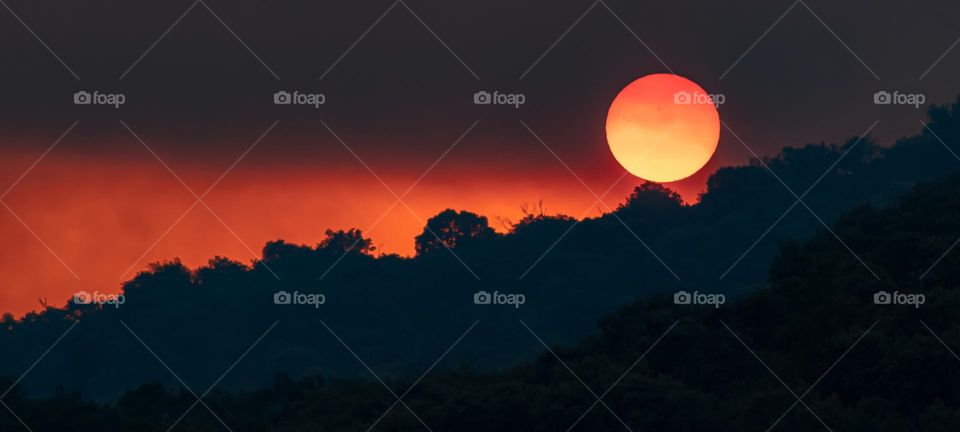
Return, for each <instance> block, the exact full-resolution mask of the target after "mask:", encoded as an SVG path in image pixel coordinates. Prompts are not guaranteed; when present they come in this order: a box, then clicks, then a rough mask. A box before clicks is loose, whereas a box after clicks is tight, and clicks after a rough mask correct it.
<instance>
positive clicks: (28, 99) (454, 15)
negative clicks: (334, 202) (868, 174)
mask: <svg viewBox="0 0 960 432" xmlns="http://www.w3.org/2000/svg"><path fill="white" fill-rule="evenodd" d="M6 3H7V5H9V7H10V9H12V10H13V12H15V13H16V15H17V16H19V18H20V19H22V20H23V22H24V23H26V25H27V26H28V27H29V29H30V30H28V29H27V28H25V27H24V26H23V25H21V23H20V22H19V21H18V19H17V18H15V17H14V16H13V14H11V13H10V12H9V11H0V12H2V13H0V23H2V26H0V50H2V52H4V53H5V54H6V56H5V59H6V61H5V62H4V63H5V65H4V68H3V71H2V74H3V78H4V79H3V80H2V84H0V85H2V86H3V95H4V96H3V98H2V101H0V110H2V111H0V114H2V122H3V126H2V127H3V129H4V131H5V133H12V132H14V131H18V132H32V131H34V130H35V129H37V128H39V129H48V130H49V129H50V128H52V129H53V130H60V129H61V128H62V126H63V125H64V123H65V122H66V123H69V122H70V121H73V120H76V119H80V120H81V121H82V122H83V124H84V126H85V127H86V128H93V129H94V130H102V131H103V133H106V134H109V133H113V132H123V131H122V130H120V131H118V130H117V127H116V124H117V120H119V119H123V120H125V121H127V122H129V123H130V124H131V125H136V126H137V127H138V128H142V129H144V130H152V131H155V132H157V133H163V134H171V135H172V136H175V135H177V134H182V137H183V138H184V139H183V140H182V141H181V142H182V145H183V146H185V147H187V148H189V149H194V150H196V149H197V147H198V146H197V144H196V143H195V142H191V141H193V139H203V140H204V144H203V145H202V146H201V147H203V148H205V149H216V148H219V147H218V146H219V145H223V144H224V143H226V142H228V141H230V140H231V139H233V136H235V137H237V138H243V139H247V138H249V137H250V136H251V135H253V136H256V134H257V132H256V131H257V130H259V129H262V128H263V127H264V126H265V125H269V123H271V122H272V121H273V120H276V119H280V120H283V121H284V123H290V127H291V128H293V129H295V130H299V129H298V128H299V127H302V130H303V131H305V132H304V133H307V134H309V133H312V132H314V131H316V130H317V123H316V120H317V119H324V120H326V121H328V122H329V123H330V124H331V125H337V126H338V127H339V128H342V129H344V130H353V131H356V132H357V133H360V134H364V135H367V134H369V135H371V136H373V137H376V138H377V139H376V140H375V141H376V143H371V144H369V145H372V146H375V147H377V148H381V147H382V148H384V149H388V150H389V151H391V152H392V151H394V149H395V148H397V147H401V148H402V150H403V151H404V152H406V151H412V152H417V151H418V150H419V149H421V148H423V149H424V150H423V151H425V152H427V153H429V154H435V153H436V148H434V145H433V143H432V142H433V141H441V143H438V144H436V145H438V146H440V148H441V149H442V148H443V146H445V145H447V144H446V143H447V142H449V141H450V139H451V136H453V137H455V136H457V135H458V134H459V132H462V130H463V129H464V128H465V126H466V125H469V124H470V123H471V122H472V121H473V120H476V119H481V120H482V123H483V126H482V128H481V129H479V130H478V132H480V131H482V130H484V129H485V130H487V131H488V132H490V133H493V134H496V135H502V136H503V139H502V140H499V144H498V145H501V146H503V147H504V148H505V149H510V150H511V151H516V147H517V144H516V142H515V140H516V139H515V138H516V137H514V136H513V135H514V134H513V132H516V130H515V129H517V128H516V125H517V121H518V120H520V119H523V120H524V121H526V122H528V123H529V124H530V125H531V127H533V128H534V129H538V130H539V129H542V130H543V135H545V136H544V139H545V140H547V141H548V142H550V143H551V144H552V145H555V146H557V147H559V148H567V147H570V148H577V147H578V146H581V145H582V142H584V141H590V140H594V139H596V137H597V134H598V132H601V131H602V123H603V116H604V115H605V109H606V107H607V106H608V105H609V102H610V100H611V99H612V97H613V96H614V95H615V94H616V92H617V91H618V90H619V89H620V88H622V87H623V85H625V84H626V83H628V82H630V81H631V80H633V79H635V78H637V77H639V76H642V75H645V74H648V73H655V72H666V71H668V70H672V71H674V72H676V73H678V74H680V75H683V76H686V77H688V78H690V79H693V80H694V81H696V82H698V83H699V84H700V85H701V86H703V87H704V88H706V89H707V90H708V91H710V92H715V93H722V94H724V95H725V96H726V101H727V103H726V105H724V106H723V107H722V109H721V118H722V119H724V121H725V122H727V123H728V124H729V125H730V126H731V127H732V128H734V130H736V131H738V133H739V135H740V136H741V137H743V138H744V139H746V140H747V141H748V142H750V143H751V144H753V145H755V146H756V147H757V148H762V149H763V152H764V153H769V152H771V151H773V150H774V149H776V148H777V147H779V146H782V145H796V144H800V143H803V142H807V141H820V140H840V139H842V138H845V137H847V136H849V135H853V134H857V133H859V132H861V131H862V130H864V129H865V128H866V127H867V126H868V125H870V124H871V123H872V122H873V120H880V124H879V125H878V126H877V128H876V131H875V133H876V135H877V136H879V137H881V138H883V139H893V138H896V137H898V136H901V135H904V134H907V133H911V132H913V131H915V130H916V129H917V128H918V126H919V125H918V121H919V120H920V119H921V118H922V112H921V111H922V110H916V109H913V108H909V109H908V108H903V107H890V106H874V105H873V104H872V95H873V93H874V92H876V91H877V90H882V89H886V90H889V91H893V90H899V91H901V92H908V93H912V92H922V93H925V94H926V95H927V96H928V97H927V100H928V101H930V102H936V103H944V102H948V101H950V100H952V98H953V97H954V96H955V95H956V94H957V93H958V88H960V86H958V85H957V78H956V77H957V76H960V75H958V73H957V72H958V69H960V50H957V51H956V52H951V53H947V55H946V56H945V57H944V58H943V59H942V61H940V62H939V64H938V65H937V66H936V67H934V68H933V69H932V70H931V71H930V72H929V73H927V74H926V75H925V76H924V78H923V79H922V80H921V79H920V77H921V75H924V73H925V72H926V71H927V69H928V68H929V67H930V66H931V65H932V64H933V63H934V62H936V61H937V59H938V58H940V56H941V55H943V54H944V53H945V52H946V51H947V50H948V49H949V48H950V47H951V46H952V45H953V44H954V42H955V41H956V40H957V39H958V38H960V30H957V29H956V27H955V25H954V24H955V18H956V17H957V16H958V15H960V5H958V4H957V3H956V2H949V1H940V2H936V1H927V2H910V3H907V2H876V1H844V2H834V1H817V0H809V1H804V2H796V3H795V2H793V1H792V0H788V1H756V2H733V3H729V2H713V1H702V2H701V1H680V2H639V1H634V2H627V1H618V0H609V1H605V2H603V3H596V2H593V1H592V0H588V1H575V2H573V1H572V2H562V3H560V2H546V1H526V2H517V1H500V0H497V1H485V2H469V3H467V2H424V1H418V0H409V1H405V2H404V3H393V2H392V0H388V1H364V2H267V1H223V0H206V1H205V2H204V3H193V1H192V0H188V1H169V2H129V1H102V0H99V1H98V0H94V1H85V2H73V1H46V2H33V1H24V0H7V1H6ZM391 5H392V6H393V8H392V10H391V11H390V12H389V13H388V14H386V15H385V16H384V15H383V14H384V12H385V11H386V10H387V9H388V8H389V7H391ZM191 6H193V9H192V10H191V11H190V12H189V13H188V14H186V15H185V16H184V15H183V14H184V12H185V11H186V10H187V9H188V8H190V7H191ZM207 6H209V8H210V9H211V10H212V11H213V12H215V13H216V16H214V14H212V13H211V12H210V11H208V10H207V8H206V7H207ZM407 6H409V8H410V9H412V10H413V11H414V12H415V13H416V17H415V16H414V14H412V13H411V12H410V11H408V10H407ZM608 7H609V9H610V10H612V11H613V12H614V13H615V14H616V16H615V15H614V13H611V12H610V10H608ZM791 8H792V9H791ZM588 9H590V12H589V13H587V14H586V15H584V12H586V11H587V10H588ZM788 9H790V12H789V13H787V14H786V15H784V13H785V12H786V11H787V10H788ZM811 10H812V12H811ZM814 13H815V14H814ZM181 16H183V18H182V20H181V21H180V22H179V23H177V24H176V25H175V26H173V27H172V28H171V25H173V23H174V22H176V21H177V20H178V19H179V18H180V17H181ZM381 17H382V20H381V21H380V22H379V23H378V24H377V25H376V26H374V27H373V28H372V29H371V28H370V27H371V25H372V24H373V23H374V22H375V21H377V20H378V19H379V18H381ZM581 17H582V19H581ZM220 20H222V21H223V23H221V22H220ZM419 20H422V21H423V23H421V22H420V21H419ZM578 20H579V22H577V21H578ZM621 20H622V22H621ZM821 20H822V22H821ZM778 21H779V22H778ZM575 22H577V24H576V25H574V23H575ZM775 22H778V23H777V24H776V25H775V26H774V23H775ZM224 24H226V25H224ZM571 26H572V28H571ZM771 26H773V27H772V28H771ZM227 27H229V29H228V28H227ZM628 27H629V28H628ZM368 29H369V33H367V34H366V36H365V37H363V39H362V40H360V41H359V42H357V39H358V38H360V36H361V35H363V34H364V33H365V32H366V31H367V30H368ZM168 30H169V32H168V33H166V35H165V36H164V37H163V38H162V39H161V40H160V41H159V42H157V40H158V38H160V37H161V35H164V33H165V32H167V31H168ZM31 31H32V32H35V34H36V35H37V36H38V37H39V38H40V39H42V40H43V42H44V43H45V44H47V45H48V46H49V47H50V49H51V50H52V51H53V52H54V53H56V56H57V57H59V58H60V59H62V61H63V63H65V64H66V65H67V67H65V66H64V65H62V64H60V62H59V61H58V59H57V58H56V57H55V56H54V55H52V54H51V53H50V52H48V51H47V49H46V48H45V47H44V46H43V45H42V44H41V43H40V42H39V41H38V40H37V39H36V38H35V37H34V35H33V34H31ZM232 32H233V33H235V34H236V36H237V37H239V39H242V41H243V43H241V42H240V41H238V39H237V38H236V37H235V36H234V35H233V34H231V33H232ZM431 32H432V33H435V35H436V36H437V37H434V35H433V34H431ZM631 33H633V34H635V35H636V36H637V37H639V38H640V39H642V40H643V42H640V41H638V40H637V39H636V38H635V37H634V35H633V34H631ZM561 36H563V37H562V38H561ZM761 36H763V37H762V38H761ZM438 38H439V40H438ZM758 39H759V42H758ZM441 41H442V42H441ZM155 42H156V45H155V46H154V47H153V49H152V50H150V52H149V53H148V54H146V55H145V56H144V57H143V59H142V60H141V61H140V62H139V63H137V65H136V66H135V67H133V68H132V69H130V70H129V72H127V70H128V68H130V67H131V65H133V64H134V63H135V62H136V61H137V59H138V58H140V56H141V55H143V54H144V52H146V51H147V50H148V48H150V47H151V46H152V45H153V44H154V43H155ZM355 42H356V45H355V46H353V49H352V50H350V52H349V53H347V54H346V55H345V56H343V57H342V59H341V60H340V61H339V63H337V64H336V66H335V67H333V68H332V69H330V70H329V72H327V70H328V69H329V68H330V67H331V65H333V64H334V63H336V62H337V60H338V59H339V58H340V57H341V56H342V55H344V52H345V51H346V50H347V49H348V48H350V47H351V45H353V44H354V43H355ZM244 43H245V44H246V45H247V46H249V48H250V51H252V53H251V52H250V51H248V50H247V49H246V48H245V47H244ZM644 43H645V44H646V45H647V46H649V47H650V49H651V50H652V51H653V52H655V53H656V54H657V56H659V57H660V59H662V61H663V63H664V64H661V62H660V61H658V60H657V59H656V58H655V57H654V56H653V55H652V54H651V53H650V52H648V50H647V49H646V48H645V47H644ZM444 45H446V46H449V48H450V51H452V53H451V52H450V51H448V50H447V48H446V47H445V46H444ZM550 47H553V48H552V49H551V50H549V52H548V53H546V54H545V55H544V53H545V52H546V51H547V50H548V48H550ZM751 47H752V49H751ZM748 50H749V52H747V51H748ZM744 53H746V54H745V55H744ZM541 56H543V57H542V59H541V60H540V61H539V62H538V63H536V65H535V66H534V67H533V68H532V69H530V68H531V65H533V64H534V63H535V62H536V61H537V59H538V58H541ZM741 56H742V59H741ZM258 57H259V59H258ZM457 57H459V60H458V58H457ZM858 58H859V59H858ZM738 59H740V60H739V62H738ZM261 60H262V62H263V64H261ZM460 60H462V61H463V63H465V64H466V65H467V66H468V67H467V66H464V65H462V64H461V63H460ZM735 62H737V64H736V66H734V67H733V68H732V69H730V67H731V65H733V64H734V63H735ZM861 62H862V63H861ZM68 67H69V69H71V70H72V71H73V73H71V72H70V70H68ZM528 69H529V71H528ZM728 69H730V70H729V72H728ZM325 72H326V75H324V74H325ZM74 73H75V74H76V75H77V76H79V79H77V78H75V77H74V76H73V74H74ZM125 73H126V75H124V74H125ZM725 73H726V75H724V74H725ZM474 75H476V76H477V77H479V79H478V78H476V77H475V76H474ZM121 76H123V79H122V80H121V79H120V77H121ZM321 76H324V79H322V80H320V79H319V77H321ZM521 76H522V77H523V79H520V77H521ZM721 76H723V79H721ZM878 77H879V78H878ZM78 89H100V90H101V91H119V92H123V93H124V94H126V96H127V98H128V103H127V104H126V105H125V106H124V107H122V108H121V109H120V110H112V109H100V110H91V109H87V108H89V107H75V106H73V104H72V99H71V96H72V94H73V92H74V91H76V90H78ZM278 89H302V90H309V91H316V92H322V93H324V94H326V95H327V97H328V104H327V105H326V106H324V107H322V108H321V109H320V110H291V109H278V108H290V107H275V106H273V105H272V103H271V102H272V100H271V95H272V94H273V92H275V91H277V90H278ZM479 89H488V90H501V91H506V92H520V93H524V94H525V95H526V96H527V101H528V103H527V104H526V105H525V106H523V107H522V108H521V109H519V110H513V109H509V110H508V109H500V110H491V109H486V108H490V107H476V106H473V105H472V99H471V96H472V94H473V92H475V91H477V90H479ZM78 108H82V109H78ZM248 127H249V129H248ZM520 131H521V132H522V131H523V130H522V129H520ZM188 138H189V139H188ZM398 141H405V142H402V143H398ZM93 144H94V143H90V145H93ZM722 147H723V146H722ZM493 154H495V153H493ZM721 156H724V154H721ZM724 159H731V156H730V155H726V156H725V157H724ZM733 159H736V158H733Z"/></svg>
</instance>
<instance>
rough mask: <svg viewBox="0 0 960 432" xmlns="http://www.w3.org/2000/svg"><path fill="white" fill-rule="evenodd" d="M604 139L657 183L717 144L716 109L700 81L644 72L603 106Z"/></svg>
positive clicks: (685, 172) (689, 171)
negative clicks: (605, 114)
mask: <svg viewBox="0 0 960 432" xmlns="http://www.w3.org/2000/svg"><path fill="white" fill-rule="evenodd" d="M606 130H607V144H608V145H609V146H610V151H611V152H613V157H614V158H616V159H617V162H620V165H622V166H623V167H624V168H625V169H626V170H627V171H628V172H630V173H631V174H633V175H635V176H637V177H640V178H642V179H645V180H650V181H654V182H658V183H666V182H672V181H677V180H680V179H683V178H686V177H689V176H691V175H693V174H694V173H696V172H697V171H699V170H700V169H701V168H703V166H704V165H706V164H707V162H708V161H709V160H710V157H712V156H713V153H714V152H715V151H716V150H717V143H718V142H719V140H720V115H719V114H718V113H717V108H716V106H715V105H714V103H713V100H712V99H711V96H710V95H709V94H708V93H707V92H706V91H705V90H704V89H703V88H701V87H700V86H699V85H697V84H696V83H694V82H693V81H690V80H688V79H686V78H684V77H681V76H678V75H672V74H653V75H647V76H644V77H642V78H640V79H637V80H636V81H634V82H632V83H630V84H629V85H627V86H626V87H624V89H623V90H621V91H620V93H619V94H617V97H616V98H614V100H613V103H612V104H610V110H609V111H608V112H607V125H606Z"/></svg>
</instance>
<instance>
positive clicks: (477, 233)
mask: <svg viewBox="0 0 960 432" xmlns="http://www.w3.org/2000/svg"><path fill="white" fill-rule="evenodd" d="M494 234H495V233H494V231H493V228H490V226H489V225H488V223H487V218H486V217H484V216H480V215H477V214H476V213H471V212H468V211H460V212H458V211H456V210H453V209H446V210H444V211H442V212H440V213H439V214H437V215H436V216H434V217H432V218H430V219H429V220H428V221H427V226H426V227H425V228H424V229H423V232H422V233H421V234H420V235H418V236H417V237H416V239H415V242H416V250H417V253H418V254H428V253H430V252H433V251H436V250H440V249H444V248H451V249H453V248H456V247H458V246H463V245H464V244H469V243H471V242H474V241H477V240H483V239H490V238H493V236H494Z"/></svg>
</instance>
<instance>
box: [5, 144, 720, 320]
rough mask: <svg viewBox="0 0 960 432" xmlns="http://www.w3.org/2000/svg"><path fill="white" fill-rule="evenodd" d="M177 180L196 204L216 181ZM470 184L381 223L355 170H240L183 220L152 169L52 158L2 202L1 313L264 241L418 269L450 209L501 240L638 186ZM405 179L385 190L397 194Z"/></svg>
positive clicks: (555, 169) (376, 200)
mask: <svg viewBox="0 0 960 432" xmlns="http://www.w3.org/2000/svg"><path fill="white" fill-rule="evenodd" d="M36 156H37V155H36V154H33V153H30V154H24V155H20V156H19V157H13V156H11V157H7V158H6V160H5V161H3V162H4V163H3V165H5V166H4V169H3V170H2V173H3V174H4V175H3V178H2V179H0V180H2V181H3V182H4V184H8V185H9V184H13V183H14V181H15V180H16V178H17V176H18V175H19V174H20V173H21V172H23V170H24V169H25V167H27V166H29V165H30V164H31V163H32V161H33V160H35V159H36ZM251 160H252V159H251ZM174 166H175V167H176V170H177V171H178V174H179V175H180V176H181V177H182V178H183V180H184V182H185V183H187V184H188V185H189V186H190V187H191V188H192V189H194V190H195V191H196V192H197V193H198V194H202V193H203V191H204V190H206V188H207V187H209V186H210V184H211V183H212V182H213V181H214V180H215V179H216V177H217V176H218V175H219V174H218V173H219V172H220V171H217V170H210V169H203V168H202V167H192V168H184V167H183V166H182V165H178V164H174ZM354 168H356V169H354ZM218 169H219V168H218ZM277 171H282V172H281V173H278V172H277ZM464 173H465V170H464V168H462V167H461V166H457V165H440V166H438V167H437V169H436V170H435V171H434V172H433V173H431V174H430V175H429V176H427V177H426V178H424V179H423V181H422V182H420V183H419V184H418V185H417V186H416V187H415V188H414V189H413V190H412V191H411V192H410V194H409V195H407V196H406V197H405V198H404V201H405V202H406V203H407V204H408V205H409V206H410V208H411V209H412V210H413V211H412V212H411V211H410V210H408V209H407V208H406V207H405V206H403V205H399V204H398V205H396V206H394V207H393V208H392V209H391V210H389V211H387V209H388V208H390V206H391V205H392V204H394V202H395V197H394V196H393V195H392V194H391V193H390V192H389V191H387V190H386V189H385V188H384V187H383V185H382V184H381V183H380V182H379V181H378V180H377V179H376V178H374V177H373V176H371V175H370V174H369V173H368V172H366V171H365V170H363V168H362V167H353V166H351V167H350V169H345V170H342V171H336V172H331V171H330V170H323V171H322V172H321V171H319V170H317V169H313V170H309V169H288V170H277V169H275V168H273V169H266V168H260V167H257V166H256V165H255V164H254V163H241V164H240V165H239V166H238V167H237V168H236V169H235V170H234V171H233V172H231V173H230V175H228V176H226V177H225V178H224V180H223V181H222V182H221V183H220V184H219V185H218V186H217V187H216V188H214V189H213V190H212V191H211V192H210V194H209V195H207V196H206V197H205V198H204V202H205V203H206V204H207V205H208V206H209V207H210V209H212V211H213V212H212V213H211V211H209V210H207V208H206V207H204V206H203V205H196V206H195V207H194V208H193V209H192V210H190V211H189V213H187V210H188V209H189V208H190V207H191V206H192V205H193V204H194V203H195V202H196V199H195V198H194V197H193V195H191V193H190V192H189V191H187V190H186V188H184V187H183V185H181V184H180V183H179V182H178V181H177V180H176V179H175V178H173V177H172V176H171V175H170V173H169V172H167V171H166V170H165V169H164V168H163V167H162V166H161V165H160V164H159V163H157V162H156V161H152V160H149V159H145V160H141V161H125V162H124V163H118V162H117V161H108V160H104V161H99V162H98V161H91V160H78V158H76V156H74V155H72V154H70V153H68V152H57V151H54V152H53V153H51V154H50V155H49V156H48V157H47V158H46V159H44V160H43V161H42V162H41V163H40V164H38V165H37V166H36V167H35V168H34V169H33V170H32V171H31V172H30V173H29V175H28V176H26V177H25V178H23V180H22V181H21V182H20V183H18V184H17V186H16V187H15V188H14V189H13V190H12V191H11V193H10V194H9V195H8V196H7V197H6V198H4V200H3V202H4V203H6V204H7V205H9V207H10V210H12V211H13V213H11V212H10V211H8V210H7V209H6V208H2V207H0V238H3V239H4V240H5V241H4V247H3V248H0V275H2V276H3V278H2V281H0V313H4V312H11V313H13V314H14V315H16V316H20V315H22V314H23V313H25V312H27V311H30V310H36V309H38V308H39V301H38V300H39V299H40V298H44V299H46V300H47V301H48V302H49V304H50V305H53V306H58V307H59V306H63V305H64V304H65V303H66V301H67V300H68V299H69V298H70V297H71V296H72V295H73V294H74V293H75V292H77V291H88V292H91V293H92V292H94V291H99V292H101V293H115V292H118V291H119V290H120V287H121V283H122V281H126V280H129V279H131V278H132V277H134V276H135V275H136V274H137V272H139V271H142V270H144V269H145V268H146V266H147V265H148V264H149V263H151V262H157V261H163V260H170V259H173V258H180V259H181V260H182V261H183V262H184V263H185V264H186V265H188V266H190V267H192V268H195V267H196V266H200V265H204V264H206V262H207V260H209V259H210V258H212V257H214V256H218V255H219V256H225V257H228V258H231V259H234V260H237V261H240V262H244V263H249V262H250V261H251V260H253V259H255V258H258V257H259V256H260V252H261V250H262V248H263V245H264V244H265V243H266V242H268V241H272V240H277V239H283V240H286V241H288V242H292V243H299V244H306V245H311V246H313V245H316V243H318V242H319V241H320V240H321V239H323V235H324V231H325V230H326V229H349V228H359V229H361V230H363V234H364V235H365V236H367V237H369V238H372V239H373V241H374V245H375V246H376V247H377V249H378V251H379V252H384V253H399V254H401V255H412V254H413V251H414V237H415V236H416V235H418V234H420V233H421V232H422V230H423V226H424V224H425V222H426V219H427V218H429V217H431V216H433V215H436V214H437V213H439V212H441V211H443V210H444V209H446V208H453V209H457V210H469V211H473V212H475V213H478V214H481V215H483V216H486V217H488V219H489V220H490V225H491V226H493V227H494V228H495V229H496V230H497V231H500V232H504V231H505V230H506V229H507V227H505V226H504V225H502V224H501V223H500V220H501V219H502V218H505V219H507V220H512V221H517V220H519V219H520V218H521V217H522V212H521V210H520V208H521V206H522V205H523V204H524V203H530V204H532V203H536V202H537V201H538V200H540V199H542V200H543V201H544V205H545V207H546V210H547V212H548V213H565V214H569V215H571V216H574V217H578V218H579V217H581V216H584V215H585V216H586V217H596V216H598V215H600V214H601V212H607V211H609V209H614V208H616V207H617V205H618V204H620V203H621V202H623V201H624V199H625V197H626V196H628V195H629V194H630V192H631V191H632V189H633V188H634V187H635V186H638V185H639V184H640V183H641V182H640V181H634V182H632V183H631V182H630V181H628V180H627V179H624V181H621V182H620V183H619V184H618V186H617V187H616V188H614V189H613V190H612V191H611V192H610V193H609V194H608V195H607V197H606V198H605V199H604V202H605V204H606V206H607V207H604V206H602V205H593V204H594V202H595V200H596V198H595V196H594V195H592V194H591V193H590V192H589V191H587V190H586V189H585V188H584V187H583V185H581V184H580V183H579V181H578V180H577V179H576V178H574V177H573V176H571V175H570V174H569V173H568V172H566V171H565V170H564V168H563V167H562V166H561V165H560V164H548V165H546V166H544V168H543V170H542V171H541V172H539V173H538V175H537V176H530V177H516V178H506V177H500V176H494V177H493V178H480V177H481V176H480V175H474V174H469V175H465V174H464ZM413 174H415V173H411V175H409V176H400V175H396V174H385V175H384V176H383V180H384V181H385V182H386V183H387V184H388V185H389V186H390V187H391V188H392V189H393V190H394V191H396V192H397V193H398V194H400V193H402V192H403V191H404V190H406V188H408V187H409V186H410V185H411V184H413V182H414V181H415V180H416V176H415V175H413ZM604 175H605V177H593V176H590V175H586V176H585V180H586V181H587V182H588V183H591V187H592V188H594V189H595V190H600V189H601V188H606V187H608V186H609V185H610V184H611V183H612V180H611V178H613V179H615V178H616V177H617V176H619V172H618V171H614V170H610V172H606V171H604ZM701 187H702V180H700V183H699V184H698V185H692V186H687V188H683V187H681V188H679V189H678V190H679V191H680V192H681V193H683V194H684V196H685V198H686V199H688V200H693V199H696V194H697V193H698V192H700V190H699V189H698V188H701ZM14 213H15V214H16V215H14ZM381 215H383V217H382V219H381V220H380V221H379V222H377V219H380V218H381ZM181 217H182V219H181ZM178 219H180V220H179V222H177V221H178ZM21 221H22V223H21ZM24 225H26V226H24ZM168 231H169V232H168ZM34 234H36V236H34ZM38 238H39V239H38ZM61 260H62V262H61Z"/></svg>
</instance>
